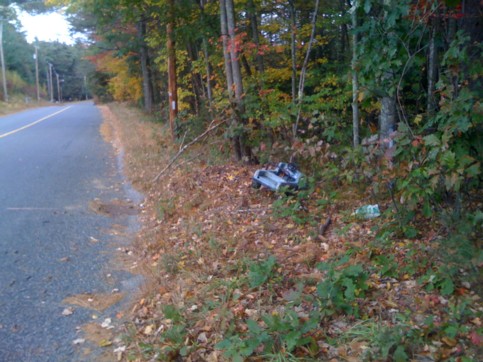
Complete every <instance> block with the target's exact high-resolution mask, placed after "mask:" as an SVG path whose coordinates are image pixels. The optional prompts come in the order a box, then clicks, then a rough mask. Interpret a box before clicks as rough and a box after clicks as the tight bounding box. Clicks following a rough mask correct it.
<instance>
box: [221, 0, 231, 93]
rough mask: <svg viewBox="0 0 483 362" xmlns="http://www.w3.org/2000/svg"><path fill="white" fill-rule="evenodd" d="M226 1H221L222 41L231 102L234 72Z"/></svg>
mask: <svg viewBox="0 0 483 362" xmlns="http://www.w3.org/2000/svg"><path fill="white" fill-rule="evenodd" d="M225 1H226V0H220V25H221V40H222V43H223V58H224V60H225V75H226V86H227V89H228V96H229V97H230V101H231V100H232V99H233V72H232V69H231V57H230V41H229V37H228V25H227V19H226V6H225Z"/></svg>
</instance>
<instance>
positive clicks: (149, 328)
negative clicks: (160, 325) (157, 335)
mask: <svg viewBox="0 0 483 362" xmlns="http://www.w3.org/2000/svg"><path fill="white" fill-rule="evenodd" d="M153 330H154V325H152V324H150V325H149V326H146V328H144V331H143V333H144V334H145V335H146V336H150V335H151V334H153Z"/></svg>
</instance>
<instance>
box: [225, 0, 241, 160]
mask: <svg viewBox="0 0 483 362" xmlns="http://www.w3.org/2000/svg"><path fill="white" fill-rule="evenodd" d="M226 1H227V0H220V25H221V39H222V43H223V58H224V60H225V75H226V86H227V90H228V98H229V99H230V103H231V104H232V105H233V104H235V96H234V89H233V68H232V65H231V54H230V53H231V52H230V47H231V44H230V40H229V37H228V20H227V15H226ZM231 126H232V127H233V128H236V126H237V117H236V115H233V116H232V119H231ZM232 143H233V151H234V152H235V158H236V159H237V161H240V160H241V159H242V158H243V152H242V147H241V144H240V137H239V136H238V135H236V134H233V135H232Z"/></svg>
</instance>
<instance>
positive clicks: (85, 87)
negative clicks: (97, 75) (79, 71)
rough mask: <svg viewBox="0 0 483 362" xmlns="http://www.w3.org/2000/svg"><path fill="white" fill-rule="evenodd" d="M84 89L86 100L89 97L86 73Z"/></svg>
mask: <svg viewBox="0 0 483 362" xmlns="http://www.w3.org/2000/svg"><path fill="white" fill-rule="evenodd" d="M84 91H85V92H86V101H87V99H88V97H87V76H86V75H84Z"/></svg>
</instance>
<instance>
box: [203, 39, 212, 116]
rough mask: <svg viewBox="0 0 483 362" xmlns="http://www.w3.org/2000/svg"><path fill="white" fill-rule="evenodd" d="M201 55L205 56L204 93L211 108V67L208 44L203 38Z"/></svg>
mask: <svg viewBox="0 0 483 362" xmlns="http://www.w3.org/2000/svg"><path fill="white" fill-rule="evenodd" d="M203 53H204V55H205V68H206V93H207V95H206V96H207V98H208V105H209V107H210V108H211V102H212V101H213V91H212V90H211V65H210V54H209V53H208V42H207V41H206V38H205V37H203Z"/></svg>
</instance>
